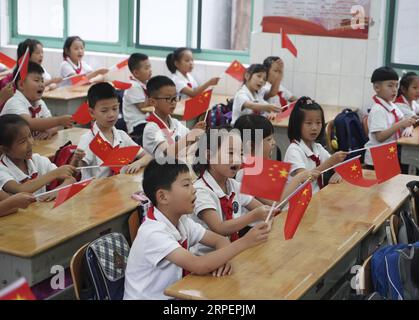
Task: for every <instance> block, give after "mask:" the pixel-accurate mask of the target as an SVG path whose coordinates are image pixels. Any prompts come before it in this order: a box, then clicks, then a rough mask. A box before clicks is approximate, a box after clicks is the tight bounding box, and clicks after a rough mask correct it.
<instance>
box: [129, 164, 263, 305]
mask: <svg viewBox="0 0 419 320" xmlns="http://www.w3.org/2000/svg"><path fill="white" fill-rule="evenodd" d="M143 189H144V192H145V194H146V196H147V197H148V198H149V199H150V201H151V202H152V204H153V206H152V207H151V208H150V210H149V211H148V213H147V218H146V220H145V221H144V223H143V224H142V225H141V227H140V229H139V230H138V235H137V237H136V239H135V240H134V243H133V245H132V248H131V251H130V254H129V257H128V264H127V268H126V271H125V294H124V299H126V300H134V299H168V298H169V297H167V296H166V295H165V294H164V290H165V289H166V288H167V287H168V286H170V285H172V284H173V283H175V282H176V281H178V280H180V279H181V278H182V277H183V276H186V275H187V273H188V272H192V273H194V274H198V275H206V274H208V273H211V272H212V273H213V276H224V275H228V274H230V273H231V266H230V264H229V262H228V261H229V260H231V259H232V258H233V257H234V256H236V255H237V254H239V253H241V252H242V251H244V250H246V249H247V248H250V247H253V246H256V245H258V244H261V243H263V242H265V241H266V240H267V238H268V233H269V230H268V225H267V224H266V223H263V224H260V225H258V226H256V227H255V228H254V229H252V230H251V231H249V233H247V234H246V235H245V236H244V237H243V238H241V239H239V240H237V241H235V242H234V243H231V244H230V242H229V241H228V240H227V239H226V238H225V237H222V236H220V235H218V234H216V233H214V232H212V231H209V230H205V229H204V228H203V227H202V226H200V225H199V224H197V223H195V222H194V221H193V220H192V219H191V218H189V217H188V216H187V215H188V214H192V212H193V210H194V203H195V200H196V195H195V193H196V191H195V189H194V187H193V183H192V177H191V174H190V171H189V168H188V166H187V165H186V164H184V163H181V162H179V163H178V164H162V165H160V164H158V162H157V161H156V160H153V161H152V162H150V164H149V165H148V166H147V167H146V169H145V171H144V180H143ZM197 243H201V244H204V245H206V246H209V247H213V248H215V249H216V250H215V251H213V252H211V253H209V254H207V255H203V256H195V255H193V254H192V253H190V252H189V248H191V247H192V246H194V245H195V244H197Z"/></svg>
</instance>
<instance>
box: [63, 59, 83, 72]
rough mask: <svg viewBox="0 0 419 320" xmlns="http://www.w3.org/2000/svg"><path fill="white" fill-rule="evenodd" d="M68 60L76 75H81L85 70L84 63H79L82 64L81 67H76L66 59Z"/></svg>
mask: <svg viewBox="0 0 419 320" xmlns="http://www.w3.org/2000/svg"><path fill="white" fill-rule="evenodd" d="M66 60H67V62H68V63H70V65H71V67H72V68H73V70H74V71H75V72H76V74H80V73H81V71H82V70H83V65H82V62H81V61H79V63H80V67H78V68H77V67H76V66H75V65H74V64H73V62H72V61H71V60H70V61H68V59H67V58H66Z"/></svg>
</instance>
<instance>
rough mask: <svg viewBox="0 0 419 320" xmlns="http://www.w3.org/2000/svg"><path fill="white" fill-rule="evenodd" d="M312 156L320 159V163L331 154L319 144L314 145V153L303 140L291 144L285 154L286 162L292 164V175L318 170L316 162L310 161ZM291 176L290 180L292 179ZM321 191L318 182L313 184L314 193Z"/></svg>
mask: <svg viewBox="0 0 419 320" xmlns="http://www.w3.org/2000/svg"><path fill="white" fill-rule="evenodd" d="M312 155H315V156H317V157H319V159H320V163H323V162H325V161H326V160H327V159H329V158H330V153H329V152H328V151H327V150H326V149H325V148H324V147H323V146H322V145H321V144H319V143H313V151H312V150H311V149H310V148H309V147H308V146H307V145H306V144H305V143H304V141H303V140H301V141H300V142H296V143H291V144H290V146H289V147H288V149H287V152H286V153H285V157H284V162H288V163H291V165H292V166H291V174H292V173H293V172H295V171H296V170H299V169H305V170H313V169H316V168H317V165H316V162H314V161H313V160H311V159H310V157H311V156H312ZM291 174H290V179H291ZM318 191H320V187H319V185H318V183H317V181H315V182H313V193H316V192H318Z"/></svg>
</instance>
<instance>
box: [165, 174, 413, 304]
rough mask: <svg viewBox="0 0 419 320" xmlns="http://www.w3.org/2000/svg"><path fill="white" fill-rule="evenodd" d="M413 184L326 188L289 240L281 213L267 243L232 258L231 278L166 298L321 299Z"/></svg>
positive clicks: (184, 287) (185, 283)
mask: <svg viewBox="0 0 419 320" xmlns="http://www.w3.org/2000/svg"><path fill="white" fill-rule="evenodd" d="M411 179H412V177H411V176H402V175H399V176H397V177H395V178H393V179H392V180H391V181H389V182H387V183H386V184H383V185H381V186H375V187H373V188H371V189H363V188H357V187H354V186H352V185H349V184H347V183H342V184H340V185H329V186H327V187H326V188H324V189H323V190H322V191H320V192H319V193H317V194H316V195H314V197H313V199H312V201H311V203H310V206H309V207H308V209H307V212H306V214H305V216H304V218H303V220H302V221H301V224H300V226H299V229H298V230H297V233H296V235H295V237H294V239H293V240H290V241H284V238H283V227H284V222H285V219H286V213H284V214H282V215H280V216H279V217H277V218H276V220H275V222H274V228H273V230H272V232H271V234H270V237H269V240H268V242H267V243H266V244H264V245H261V246H258V247H256V248H252V249H249V250H246V251H245V252H242V253H241V254H240V255H238V256H237V257H235V258H234V259H233V267H234V273H233V275H232V276H229V277H224V278H212V277H210V276H205V277H201V276H193V275H190V276H188V277H186V278H184V279H182V280H181V281H179V282H177V283H175V284H174V285H172V286H170V287H169V288H167V289H166V294H167V295H169V296H172V297H175V298H179V299H227V300H230V299H231V300H248V299H291V300H292V299H306V298H308V299H320V298H321V297H323V296H325V295H326V294H327V293H328V292H329V291H330V290H331V289H332V288H333V287H334V285H336V283H337V282H338V280H340V279H341V278H342V277H343V276H344V275H345V274H347V273H348V272H349V271H350V269H351V268H352V266H354V265H356V264H357V261H358V257H359V254H360V250H361V245H362V242H363V241H366V240H367V239H366V238H367V237H368V236H369V235H370V234H373V233H374V230H375V229H376V228H378V227H379V226H380V225H382V223H383V222H384V221H385V219H387V218H388V217H389V216H390V215H391V214H393V213H395V212H396V211H397V209H398V208H399V207H400V206H401V205H402V204H403V202H405V200H406V198H407V190H405V189H406V187H405V183H406V182H407V181H410V180H411ZM336 199H339V200H336ZM384 210H385V211H384Z"/></svg>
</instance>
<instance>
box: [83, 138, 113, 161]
mask: <svg viewBox="0 0 419 320" xmlns="http://www.w3.org/2000/svg"><path fill="white" fill-rule="evenodd" d="M89 148H90V150H91V151H92V152H93V153H94V154H95V155H96V156H97V157H98V158H99V159H100V160H102V161H105V159H106V157H108V156H109V152H111V151H112V150H113V147H112V146H111V144H110V143H109V142H108V141H105V140H103V139H102V137H101V136H100V134H99V133H98V134H97V135H96V136H95V138H94V139H93V140H92V142H90V144H89Z"/></svg>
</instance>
